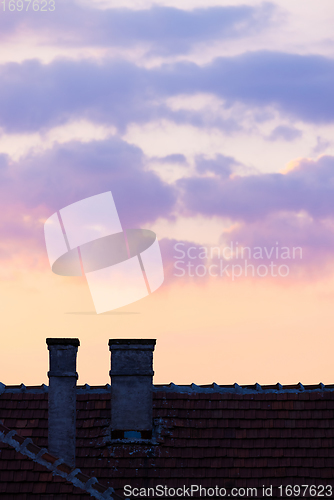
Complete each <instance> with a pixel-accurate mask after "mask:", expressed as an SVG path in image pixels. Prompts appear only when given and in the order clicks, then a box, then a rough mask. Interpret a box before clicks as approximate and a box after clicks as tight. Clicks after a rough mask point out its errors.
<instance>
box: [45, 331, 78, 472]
mask: <svg viewBox="0 0 334 500" xmlns="http://www.w3.org/2000/svg"><path fill="white" fill-rule="evenodd" d="M46 343H47V345H48V349H49V353H50V371H49V372H48V377H49V423H48V427H49V434H48V450H49V452H50V453H51V454H53V455H55V456H56V457H58V458H62V459H63V460H64V461H65V462H66V463H67V464H68V465H71V466H73V467H74V466H75V436H76V384H77V379H78V374H77V372H76V360H77V352H78V347H79V345H80V342H79V339H59V338H55V339H46Z"/></svg>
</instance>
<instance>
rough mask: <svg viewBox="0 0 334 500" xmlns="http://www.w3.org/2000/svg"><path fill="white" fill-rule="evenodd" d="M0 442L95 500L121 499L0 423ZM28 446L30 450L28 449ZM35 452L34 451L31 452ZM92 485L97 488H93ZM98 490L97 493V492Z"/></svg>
mask: <svg viewBox="0 0 334 500" xmlns="http://www.w3.org/2000/svg"><path fill="white" fill-rule="evenodd" d="M0 442H2V443H5V444H8V445H9V446H11V447H12V448H14V449H15V450H16V451H17V452H19V453H21V454H22V455H26V456H27V457H29V458H31V459H32V460H33V461H34V462H36V463H38V464H40V465H43V466H44V467H46V468H47V469H49V470H51V471H52V473H53V475H58V476H61V477H63V478H64V479H66V480H67V481H69V482H71V483H72V484H73V486H76V487H78V488H80V489H82V490H83V491H86V492H87V493H89V494H90V495H91V496H93V497H95V498H96V499H97V500H113V499H114V498H115V499H121V497H120V496H119V495H116V494H115V491H114V489H113V488H110V487H106V486H104V485H102V484H101V483H99V482H98V480H97V478H96V477H89V476H87V475H86V474H83V473H82V472H81V470H80V469H78V468H73V467H70V466H69V465H67V464H65V463H63V460H61V459H58V458H57V457H54V456H53V455H52V454H51V453H49V451H48V450H47V449H46V448H40V447H39V446H36V445H35V444H34V443H33V441H32V439H31V438H26V439H24V438H23V437H22V436H20V435H19V434H17V432H16V431H14V430H11V429H9V428H8V427H6V426H4V425H3V423H2V422H1V421H0ZM29 445H30V449H29ZM33 450H35V451H33ZM94 485H96V486H98V488H94ZM98 490H99V491H98Z"/></svg>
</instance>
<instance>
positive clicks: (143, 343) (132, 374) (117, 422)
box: [109, 339, 156, 439]
mask: <svg viewBox="0 0 334 500" xmlns="http://www.w3.org/2000/svg"><path fill="white" fill-rule="evenodd" d="M155 343H156V340H155V339H110V340H109V349H110V351H111V370H110V377H111V437H112V438H113V439H127V438H129V439H131V438H134V439H150V438H151V437H152V427H153V421H152V378H153V374H154V372H153V369H152V368H153V351H154V346H155Z"/></svg>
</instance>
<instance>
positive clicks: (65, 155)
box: [0, 138, 176, 251]
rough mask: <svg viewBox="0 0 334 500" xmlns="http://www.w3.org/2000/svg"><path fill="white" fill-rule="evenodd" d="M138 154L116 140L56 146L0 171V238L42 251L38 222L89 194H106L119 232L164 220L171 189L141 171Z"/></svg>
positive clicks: (170, 203) (170, 207)
mask: <svg viewBox="0 0 334 500" xmlns="http://www.w3.org/2000/svg"><path fill="white" fill-rule="evenodd" d="M143 165H144V157H143V154H142V152H141V150H140V149H139V148H137V147H135V146H131V145H129V144H127V143H125V142H124V141H121V140H119V139H115V138H112V139H109V140H106V141H93V142H90V143H84V144H82V143H79V142H71V143H67V144H63V145H56V146H55V147H54V148H53V149H51V150H48V151H46V152H45V153H43V154H41V155H39V156H36V155H35V156H32V155H29V156H27V157H25V158H23V159H22V160H20V161H19V162H18V163H11V164H9V163H7V165H6V166H5V167H4V168H2V169H0V181H1V182H0V208H1V216H0V237H1V242H2V247H3V248H4V246H3V245H4V244H6V242H8V241H12V240H15V241H16V242H17V245H18V247H17V250H18V249H19V248H21V247H22V241H26V240H27V239H33V240H36V241H38V244H39V246H40V248H43V251H44V236H43V223H42V222H43V219H44V220H45V219H46V218H47V217H49V216H50V215H52V213H54V212H55V211H57V210H59V209H61V208H63V207H65V206H67V205H69V204H71V203H74V202H75V201H79V200H81V199H83V198H87V197H89V196H93V195H95V194H98V193H101V192H105V191H112V193H113V196H114V199H115V203H116V206H117V209H118V212H119V216H120V220H121V223H122V225H123V227H124V228H131V227H141V226H142V225H144V224H145V223H149V222H152V221H154V220H156V219H157V218H159V217H166V218H168V217H170V214H171V213H172V211H173V206H174V203H175V201H176V194H175V191H174V188H173V187H172V186H169V185H167V184H165V183H164V182H163V181H161V180H160V178H159V177H158V176H157V175H156V174H155V173H154V172H151V171H146V170H145V169H144V166H143Z"/></svg>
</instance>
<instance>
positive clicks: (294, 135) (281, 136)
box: [268, 125, 303, 142]
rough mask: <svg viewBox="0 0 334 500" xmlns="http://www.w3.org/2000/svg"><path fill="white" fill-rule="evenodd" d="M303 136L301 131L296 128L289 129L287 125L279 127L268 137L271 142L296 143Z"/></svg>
mask: <svg viewBox="0 0 334 500" xmlns="http://www.w3.org/2000/svg"><path fill="white" fill-rule="evenodd" d="M302 135H303V132H302V131H301V130H298V129H297V128H295V127H287V126H286V125H279V126H278V127H276V128H274V130H273V131H272V132H271V134H270V135H269V136H268V139H269V140H270V141H277V140H284V141H288V142H291V141H294V140H295V139H299V138H300V137H301V136H302Z"/></svg>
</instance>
